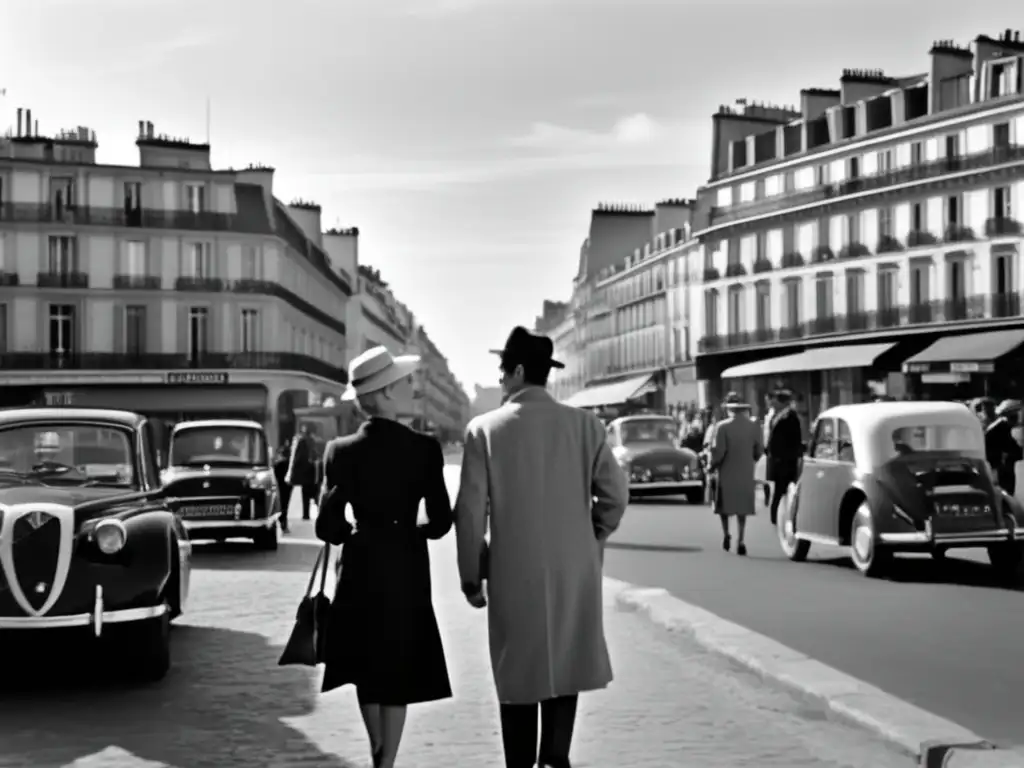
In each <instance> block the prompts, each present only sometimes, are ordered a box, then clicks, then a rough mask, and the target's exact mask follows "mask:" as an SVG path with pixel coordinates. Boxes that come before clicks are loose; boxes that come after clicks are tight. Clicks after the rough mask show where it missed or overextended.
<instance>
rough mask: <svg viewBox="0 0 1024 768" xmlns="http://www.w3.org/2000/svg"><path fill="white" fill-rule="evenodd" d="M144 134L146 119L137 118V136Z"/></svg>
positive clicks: (140, 136) (141, 136)
mask: <svg viewBox="0 0 1024 768" xmlns="http://www.w3.org/2000/svg"><path fill="white" fill-rule="evenodd" d="M145 135H146V121H145V120H139V138H140V139H141V138H143V137H144V136H145Z"/></svg>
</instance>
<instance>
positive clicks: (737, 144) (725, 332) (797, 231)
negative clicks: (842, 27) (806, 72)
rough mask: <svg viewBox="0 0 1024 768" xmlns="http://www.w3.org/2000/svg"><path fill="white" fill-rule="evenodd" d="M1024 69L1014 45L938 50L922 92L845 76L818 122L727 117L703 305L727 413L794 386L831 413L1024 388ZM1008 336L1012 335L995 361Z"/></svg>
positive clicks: (707, 358)
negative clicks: (983, 351)
mask: <svg viewBox="0 0 1024 768" xmlns="http://www.w3.org/2000/svg"><path fill="white" fill-rule="evenodd" d="M1022 69H1024V44H1022V43H1021V42H1020V41H1019V34H1018V35H1011V34H1010V33H1009V32H1007V33H1005V34H1004V35H1002V36H999V37H997V38H990V37H985V36H982V37H978V38H977V39H976V40H975V41H974V43H973V44H972V45H971V46H970V47H960V46H957V45H956V44H954V43H952V42H949V41H942V42H938V43H936V44H935V45H934V46H933V47H932V49H931V52H930V62H929V66H928V70H927V72H926V73H924V74H922V75H919V76H915V77H907V78H893V77H888V76H886V75H885V74H884V73H882V72H880V71H864V70H846V71H844V73H843V75H842V78H841V79H840V83H839V85H840V87H839V88H838V89H836V90H826V89H808V90H804V91H802V93H801V106H800V109H799V110H796V109H782V108H778V107H765V106H759V105H749V104H742V105H739V106H737V107H722V108H721V109H720V110H719V113H718V114H716V115H715V116H714V118H713V121H714V131H713V137H714V140H713V147H712V176H711V179H710V180H709V182H708V184H707V185H706V186H705V187H703V188H702V189H701V190H699V192H698V204H697V211H696V230H697V231H696V233H695V234H696V237H697V239H698V241H699V246H698V249H699V259H700V262H701V264H700V269H699V271H700V276H699V279H698V280H696V281H694V284H693V286H692V289H691V302H692V303H693V304H694V305H695V306H696V307H700V308H701V309H700V310H699V311H695V312H693V315H692V318H691V322H692V332H693V333H692V335H693V337H694V338H695V339H697V340H698V341H697V343H696V349H695V350H694V351H695V353H696V354H695V357H696V360H697V365H698V373H699V376H700V378H701V379H703V380H706V381H707V382H708V393H707V394H708V396H709V397H710V399H711V400H713V401H714V400H717V399H718V398H720V397H721V396H722V394H723V392H724V390H725V389H726V388H730V389H740V390H742V391H743V392H744V394H745V396H746V397H747V398H748V399H750V400H751V401H752V402H758V403H760V401H761V398H762V396H763V395H764V394H765V392H766V391H767V390H768V389H769V388H770V387H771V386H773V385H775V384H776V383H777V382H780V381H781V382H784V383H786V384H787V385H788V386H790V387H791V388H793V389H794V390H795V391H796V392H797V394H798V396H799V398H800V400H801V407H802V408H803V409H804V410H805V411H807V412H809V413H810V415H811V416H813V415H814V414H815V413H816V412H817V411H818V410H820V409H821V408H823V407H827V406H828V405H832V404H836V403H843V402H851V401H858V400H862V399H865V398H868V397H870V396H872V395H876V394H880V393H887V394H890V395H894V396H897V397H898V396H901V395H904V394H906V393H907V392H913V393H916V394H918V395H925V396H929V395H931V396H943V397H950V396H973V395H975V394H980V393H982V392H985V391H992V392H993V393H996V390H998V389H999V381H1000V379H1002V381H1003V382H1005V383H1007V384H1009V383H1010V382H1011V381H1012V382H1014V383H1013V384H1012V385H1010V386H1008V387H1005V388H1009V389H1012V388H1015V387H1016V386H1018V384H1019V383H1020V382H1021V381H1024V378H1022V377H1021V376H1020V369H1021V364H1020V362H1019V355H1018V357H1016V358H1015V357H1014V349H1015V348H1017V347H1018V346H1019V345H1020V344H1021V343H1024V317H1022V313H1021V301H1020V297H1021V292H1022V291H1024V270H1022V269H1021V264H1020V253H1021V245H1022V227H1021V222H1022V221H1024V90H1022V80H1021V76H1022ZM996 329H1002V330H1011V331H1013V333H1010V334H1008V335H1005V334H1004V335H1003V336H1001V337H1000V338H1002V339H1003V342H1002V344H1001V346H1000V345H996V346H999V347H1000V348H999V349H994V348H992V344H991V343H989V344H988V347H989V349H988V352H987V354H988V356H989V359H984V360H980V359H978V351H979V341H978V338H979V337H977V336H976V335H975V334H978V333H982V332H984V333H989V338H990V340H991V334H990V332H991V331H992V330H996ZM954 337H959V341H956V340H955V338H954ZM1014 342H1015V343H1014ZM939 350H944V351H943V352H940V351H939ZM915 360H916V361H917V362H915ZM1000 360H1004V361H1006V362H1005V364H1006V366H1008V367H1006V368H1004V369H1002V370H1003V373H1005V374H1007V376H1008V377H1009V378H1007V377H1005V376H1004V377H1000V376H993V375H992V373H993V372H994V371H999V370H1000V365H1001V363H1000ZM904 373H908V374H910V375H909V376H904V375H903V374H904ZM921 374H924V375H923V376H922V375H921ZM1009 394H1010V393H1007V396H1009Z"/></svg>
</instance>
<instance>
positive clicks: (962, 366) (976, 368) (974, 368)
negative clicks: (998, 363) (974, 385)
mask: <svg viewBox="0 0 1024 768" xmlns="http://www.w3.org/2000/svg"><path fill="white" fill-rule="evenodd" d="M993 370H995V366H993V365H992V363H950V364H949V372H950V373H992V371H993Z"/></svg>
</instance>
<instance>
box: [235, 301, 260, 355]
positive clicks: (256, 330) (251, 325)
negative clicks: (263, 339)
mask: <svg viewBox="0 0 1024 768" xmlns="http://www.w3.org/2000/svg"><path fill="white" fill-rule="evenodd" d="M259 348H260V313H259V310H258V309H243V310H242V338H241V350H240V351H241V352H258V351H259Z"/></svg>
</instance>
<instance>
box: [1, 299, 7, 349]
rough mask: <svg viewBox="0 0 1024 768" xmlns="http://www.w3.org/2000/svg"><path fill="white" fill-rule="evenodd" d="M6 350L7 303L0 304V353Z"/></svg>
mask: <svg viewBox="0 0 1024 768" xmlns="http://www.w3.org/2000/svg"><path fill="white" fill-rule="evenodd" d="M6 352H7V305H6V304H0V355H2V354H5V353H6Z"/></svg>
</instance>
